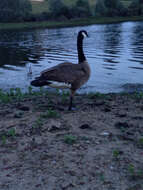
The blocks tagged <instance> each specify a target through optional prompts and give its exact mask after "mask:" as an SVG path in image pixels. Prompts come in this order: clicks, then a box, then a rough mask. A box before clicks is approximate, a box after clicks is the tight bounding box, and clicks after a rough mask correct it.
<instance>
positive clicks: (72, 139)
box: [64, 135, 77, 145]
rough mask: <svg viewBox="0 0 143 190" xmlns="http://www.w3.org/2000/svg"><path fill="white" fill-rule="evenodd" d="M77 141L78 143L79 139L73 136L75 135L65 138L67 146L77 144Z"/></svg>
mask: <svg viewBox="0 0 143 190" xmlns="http://www.w3.org/2000/svg"><path fill="white" fill-rule="evenodd" d="M76 141H77V138H76V137H75V136H73V135H66V136H65V137H64V142H65V143H66V144H70V145H72V144H74V143H76Z"/></svg>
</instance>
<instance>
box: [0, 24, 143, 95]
mask: <svg viewBox="0 0 143 190" xmlns="http://www.w3.org/2000/svg"><path fill="white" fill-rule="evenodd" d="M80 29H86V30H87V31H88V33H89V36H90V38H87V39H86V40H85V41H84V52H85V54H86V57H87V60H88V62H89V64H90V66H91V70H92V73H91V78H90V80H89V81H88V83H87V84H86V85H85V86H83V87H82V88H81V89H80V92H97V91H98V92H105V93H106V92H119V91H122V90H124V89H125V88H127V87H130V88H131V89H132V88H136V87H138V86H139V88H142V86H143V22H125V23H120V24H104V25H92V26H86V27H85V26H84V27H73V28H61V29H36V30H27V31H1V32H0V88H1V89H4V90H8V89H10V88H15V87H20V88H22V89H23V90H25V89H27V87H28V86H29V85H30V81H31V80H32V79H33V78H34V77H36V76H38V75H39V73H40V72H41V71H42V70H43V69H46V68H49V67H51V66H54V65H56V64H58V63H61V62H63V61H70V62H73V63H77V50H76V37H77V33H78V31H79V30H80ZM29 67H31V68H32V75H29V74H28V71H29ZM142 89H143V88H142Z"/></svg>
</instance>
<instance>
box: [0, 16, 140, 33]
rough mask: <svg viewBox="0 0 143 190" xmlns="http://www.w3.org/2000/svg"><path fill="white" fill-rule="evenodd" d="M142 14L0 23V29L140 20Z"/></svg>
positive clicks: (71, 25)
mask: <svg viewBox="0 0 143 190" xmlns="http://www.w3.org/2000/svg"><path fill="white" fill-rule="evenodd" d="M142 20H143V16H132V17H131V16H130V17H90V18H82V19H73V20H68V21H60V22H59V21H44V22H23V23H0V30H11V29H14V30H15V29H34V28H61V27H73V26H85V25H91V24H109V23H119V22H125V21H142Z"/></svg>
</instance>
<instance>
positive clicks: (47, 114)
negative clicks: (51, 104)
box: [40, 109, 60, 119]
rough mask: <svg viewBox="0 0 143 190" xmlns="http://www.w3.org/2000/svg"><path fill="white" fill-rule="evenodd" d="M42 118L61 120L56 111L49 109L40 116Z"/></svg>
mask: <svg viewBox="0 0 143 190" xmlns="http://www.w3.org/2000/svg"><path fill="white" fill-rule="evenodd" d="M40 117H41V118H44V119H46V118H59V117H60V115H59V114H58V113H57V112H56V111H55V110H52V109H48V110H47V111H46V112H45V113H42V114H41V115H40Z"/></svg>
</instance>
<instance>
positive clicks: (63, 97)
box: [61, 91, 69, 104]
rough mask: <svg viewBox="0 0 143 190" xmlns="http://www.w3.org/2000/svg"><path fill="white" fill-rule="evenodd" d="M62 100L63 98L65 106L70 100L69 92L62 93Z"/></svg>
mask: <svg viewBox="0 0 143 190" xmlns="http://www.w3.org/2000/svg"><path fill="white" fill-rule="evenodd" d="M61 98H62V103H63V104H64V103H65V102H67V101H68V99H69V92H65V91H62V96H61Z"/></svg>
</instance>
